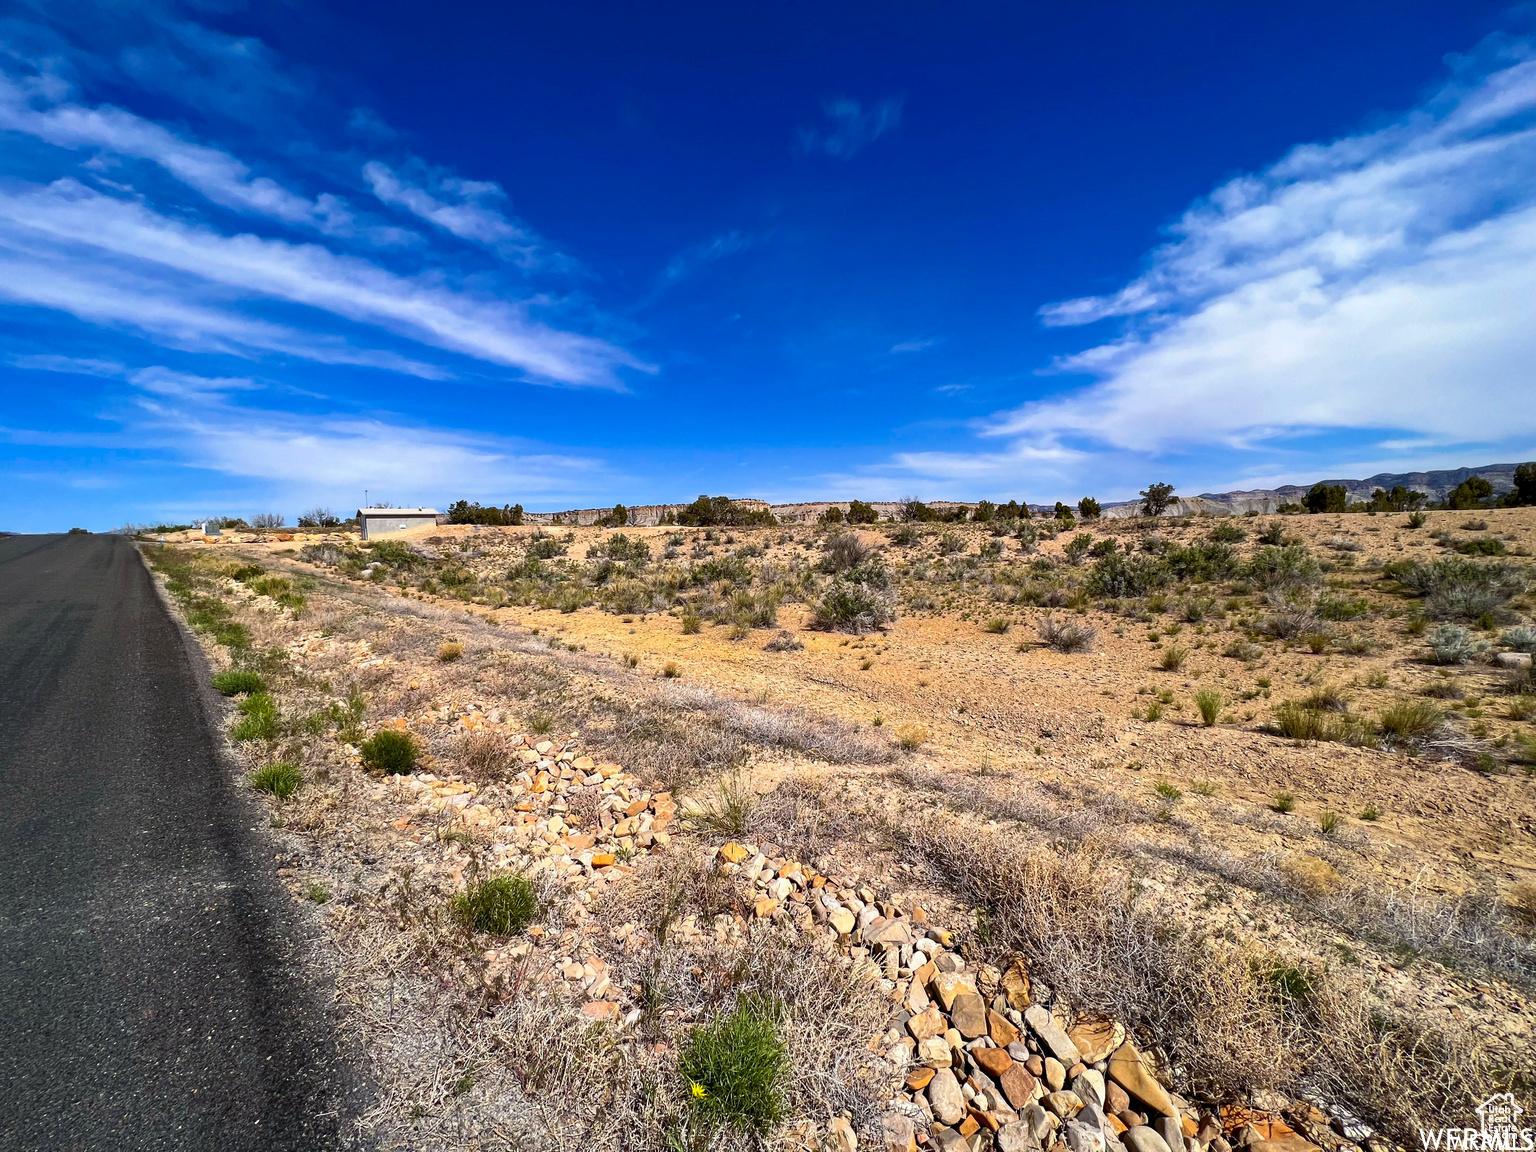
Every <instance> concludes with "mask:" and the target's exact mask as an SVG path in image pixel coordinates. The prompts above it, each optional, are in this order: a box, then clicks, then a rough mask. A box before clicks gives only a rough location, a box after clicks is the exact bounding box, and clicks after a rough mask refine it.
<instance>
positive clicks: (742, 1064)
mask: <svg viewBox="0 0 1536 1152" xmlns="http://www.w3.org/2000/svg"><path fill="white" fill-rule="evenodd" d="M778 1016H779V1008H778V1005H777V1004H775V1003H774V1002H773V1001H771V1000H767V999H765V998H762V997H756V996H742V997H741V998H739V999H738V1000H737V1001H736V1007H735V1009H734V1010H733V1011H732V1012H731V1013H730V1014H729V1015H727V1016H722V1017H720V1018H719V1019H717V1020H715V1021H714V1022H713V1023H710V1024H704V1025H700V1026H699V1027H696V1028H694V1029H693V1031H692V1032H690V1033H689V1034H688V1039H687V1040H686V1041H684V1043H683V1050H682V1053H681V1059H680V1060H679V1062H678V1067H679V1070H680V1071H681V1072H682V1074H683V1076H684V1077H686V1078H687V1080H688V1088H689V1095H690V1099H691V1101H692V1104H693V1108H694V1111H695V1112H696V1113H697V1114H698V1116H699V1118H700V1119H701V1120H702V1121H703V1122H704V1123H705V1124H706V1125H709V1126H715V1125H719V1124H729V1125H731V1126H732V1127H735V1128H739V1129H743V1130H745V1131H747V1132H753V1133H757V1134H759V1135H761V1134H762V1133H765V1132H767V1131H768V1130H769V1129H770V1128H772V1127H773V1126H774V1125H775V1124H777V1123H778V1122H779V1121H780V1120H781V1119H783V1116H784V1099H783V1081H784V1079H785V1077H786V1075H787V1073H788V1068H789V1053H788V1049H787V1047H786V1045H785V1043H784V1041H783V1040H782V1039H781V1038H780V1037H779V1027H778Z"/></svg>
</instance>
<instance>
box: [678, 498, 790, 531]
mask: <svg viewBox="0 0 1536 1152" xmlns="http://www.w3.org/2000/svg"><path fill="white" fill-rule="evenodd" d="M676 519H677V523H679V524H683V525H686V526H688V527H691V528H772V527H774V526H775V525H776V524H778V521H777V520H775V519H774V516H773V513H772V512H770V511H768V509H766V508H754V507H752V506H750V505H747V504H743V503H741V502H739V501H736V500H732V499H730V497H728V496H700V497H699V498H698V499H696V500H695V501H694V502H693V503H692V504H688V505H686V506H685V507H683V508H682V509H681V510H680V511H679V512H678V513H677V517H676Z"/></svg>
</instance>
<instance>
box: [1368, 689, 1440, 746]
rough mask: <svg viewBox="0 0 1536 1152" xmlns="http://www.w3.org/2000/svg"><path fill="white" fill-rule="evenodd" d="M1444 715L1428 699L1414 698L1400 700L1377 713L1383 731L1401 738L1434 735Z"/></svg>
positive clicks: (1412, 738)
mask: <svg viewBox="0 0 1536 1152" xmlns="http://www.w3.org/2000/svg"><path fill="white" fill-rule="evenodd" d="M1444 715H1445V714H1444V713H1443V712H1441V711H1440V709H1439V708H1437V707H1435V706H1434V705H1433V704H1431V703H1430V702H1429V701H1428V700H1413V699H1403V700H1399V701H1397V702H1396V703H1395V704H1389V705H1387V707H1385V708H1383V709H1382V710H1381V711H1380V712H1379V713H1377V716H1378V718H1379V720H1380V722H1381V730H1382V733H1383V734H1384V735H1387V736H1395V737H1397V738H1398V739H1400V740H1422V739H1424V738H1425V737H1427V736H1430V735H1432V734H1433V733H1434V731H1435V729H1436V728H1438V727H1439V726H1440V721H1441V719H1442V718H1443V717H1444Z"/></svg>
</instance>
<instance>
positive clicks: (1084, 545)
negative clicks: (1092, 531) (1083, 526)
mask: <svg viewBox="0 0 1536 1152" xmlns="http://www.w3.org/2000/svg"><path fill="white" fill-rule="evenodd" d="M1092 547H1093V537H1092V536H1091V535H1089V534H1088V533H1087V532H1079V533H1078V534H1077V535H1076V536H1074V537H1072V539H1070V540H1068V541H1067V542H1066V544H1065V545H1064V546H1063V547H1062V550H1061V554H1062V555H1063V556H1065V557H1066V560H1067V563H1068V564H1071V565H1072V566H1073V567H1074V568H1077V567H1081V565H1082V564H1083V562H1084V561H1085V560H1087V559H1088V550H1089V549H1090V548H1092Z"/></svg>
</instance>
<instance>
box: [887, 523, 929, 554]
mask: <svg viewBox="0 0 1536 1152" xmlns="http://www.w3.org/2000/svg"><path fill="white" fill-rule="evenodd" d="M921 538H922V537H921V534H920V533H919V532H918V530H917V526H916V525H915V524H909V523H901V524H898V525H897V526H896V528H895V530H894V531H892V533H891V543H892V544H900V545H901V546H902V547H903V548H910V547H911V546H912V545H914V544H916V543H917V542H918V540H920V539H921Z"/></svg>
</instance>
